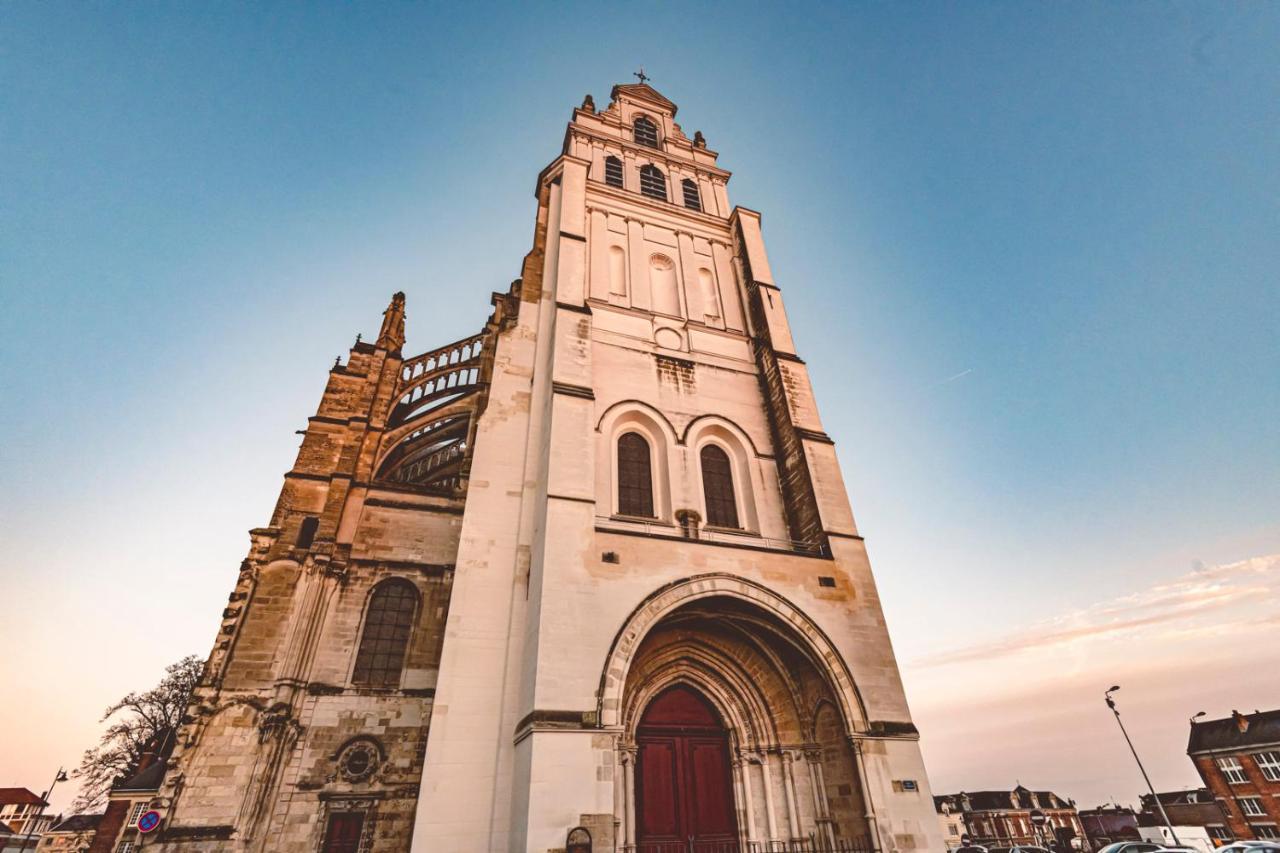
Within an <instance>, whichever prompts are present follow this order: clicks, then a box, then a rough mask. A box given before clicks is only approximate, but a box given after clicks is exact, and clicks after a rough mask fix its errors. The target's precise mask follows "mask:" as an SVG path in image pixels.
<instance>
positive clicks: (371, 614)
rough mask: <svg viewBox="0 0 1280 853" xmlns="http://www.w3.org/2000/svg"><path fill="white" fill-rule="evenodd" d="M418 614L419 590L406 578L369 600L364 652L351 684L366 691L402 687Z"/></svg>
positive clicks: (358, 656)
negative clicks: (406, 656)
mask: <svg viewBox="0 0 1280 853" xmlns="http://www.w3.org/2000/svg"><path fill="white" fill-rule="evenodd" d="M417 610H418V590H417V589H416V588H415V587H414V585H413V584H411V583H410V582H409V581H407V580H405V579H403V578H392V579H391V580H386V581H383V582H382V583H380V584H378V585H377V586H376V587H375V588H374V590H373V595H371V596H370V597H369V608H368V611H367V612H366V613H365V617H364V631H363V632H362V633H361V635H360V649H359V651H357V652H356V665H355V669H354V671H353V672H352V674H351V682H352V683H353V684H359V685H361V686H364V687H399V686H400V673H401V671H402V670H403V669H404V658H405V653H406V652H407V651H408V648H409V635H410V634H411V633H412V632H413V618H414V614H415V613H417Z"/></svg>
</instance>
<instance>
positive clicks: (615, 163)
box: [604, 157, 622, 187]
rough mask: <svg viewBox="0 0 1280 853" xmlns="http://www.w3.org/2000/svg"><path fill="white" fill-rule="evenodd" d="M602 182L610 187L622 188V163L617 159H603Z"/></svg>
mask: <svg viewBox="0 0 1280 853" xmlns="http://www.w3.org/2000/svg"><path fill="white" fill-rule="evenodd" d="M604 182H605V183H606V184H608V185H609V186H611V187H621V186H622V161H621V160H619V159H618V158H617V157H606V158H604Z"/></svg>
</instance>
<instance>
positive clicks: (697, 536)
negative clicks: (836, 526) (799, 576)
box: [596, 515, 823, 556]
mask: <svg viewBox="0 0 1280 853" xmlns="http://www.w3.org/2000/svg"><path fill="white" fill-rule="evenodd" d="M596 527H597V528H600V529H602V530H615V531H617V532H619V533H641V534H644V535H645V536H657V537H660V538H663V539H680V540H684V541H687V542H712V543H715V544H719V545H738V546H745V547H748V548H768V549H770V550H774V551H791V552H792V553H796V554H805V555H808V556H819V555H821V554H823V548H822V546H821V545H819V544H817V543H814V542H797V541H796V540H794V539H776V538H772V537H769V536H756V535H755V534H753V533H746V532H743V533H734V532H733V531H729V530H721V529H717V528H708V527H699V528H688V527H682V526H680V525H674V524H667V523H665V522H661V521H645V520H644V519H641V518H636V519H633V518H618V517H617V516H610V515H597V516H596Z"/></svg>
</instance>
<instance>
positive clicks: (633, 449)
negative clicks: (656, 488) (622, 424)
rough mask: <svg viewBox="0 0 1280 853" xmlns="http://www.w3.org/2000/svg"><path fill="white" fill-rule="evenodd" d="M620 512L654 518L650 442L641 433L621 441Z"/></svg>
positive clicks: (619, 465) (619, 472)
mask: <svg viewBox="0 0 1280 853" xmlns="http://www.w3.org/2000/svg"><path fill="white" fill-rule="evenodd" d="M618 512H619V514H621V515H637V516H643V517H645V518H653V517H654V515H653V467H652V464H651V463H650V460H649V442H647V441H645V440H644V437H643V436H641V435H640V434H639V433H637V432H628V433H624V434H623V435H622V436H621V437H620V438H619V439H618Z"/></svg>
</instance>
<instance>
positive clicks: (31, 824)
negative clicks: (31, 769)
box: [22, 767, 67, 851]
mask: <svg viewBox="0 0 1280 853" xmlns="http://www.w3.org/2000/svg"><path fill="white" fill-rule="evenodd" d="M65 781H67V771H65V770H63V769H62V768H61V767H59V768H58V772H57V773H56V774H55V775H54V777H53V783H52V784H51V785H49V790H47V791H45V792H44V796H43V797H41V798H40V803H41V805H40V808H39V810H38V811H36V816H35V817H33V818H31V819H30V820H29V821H28V822H27V834H26V835H24V836H23V837H22V849H23V851H26V849H27V842H28V841H30V840H31V833H33V832H35V831H36V821H38V820H39V819H40V817H41V816H42V815H43V814H44V807H45V805H46V804H48V802H49V796H50V795H51V794H52V793H53V789H54V786H56V785H57V784H58V783H59V782H65Z"/></svg>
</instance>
